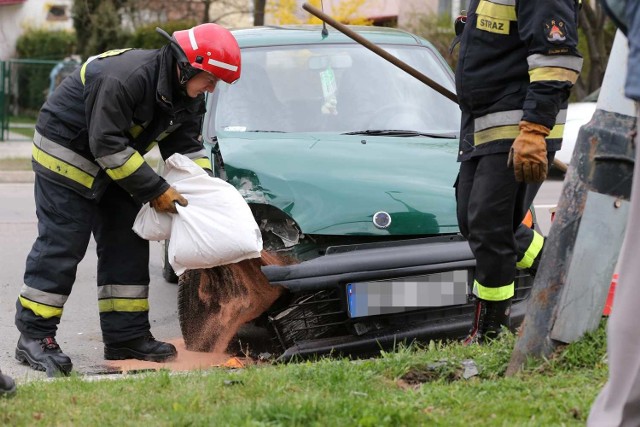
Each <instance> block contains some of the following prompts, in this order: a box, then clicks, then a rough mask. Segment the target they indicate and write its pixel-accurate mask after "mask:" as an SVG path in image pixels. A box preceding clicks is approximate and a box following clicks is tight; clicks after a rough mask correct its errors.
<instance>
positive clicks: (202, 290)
mask: <svg viewBox="0 0 640 427" xmlns="http://www.w3.org/2000/svg"><path fill="white" fill-rule="evenodd" d="M287 263H288V262H287V261H286V260H285V259H284V258H281V257H278V256H277V255H275V254H272V253H267V252H265V251H263V252H262V257H261V258H254V259H248V260H245V261H241V262H238V263H236V264H229V265H226V266H222V267H214V268H210V269H203V270H201V271H200V283H199V284H198V286H199V288H198V298H199V299H200V301H201V302H202V303H203V304H205V305H207V306H208V309H209V315H208V317H207V318H206V319H205V320H204V325H203V327H202V328H201V330H200V336H196V337H192V338H193V340H192V343H193V345H190V346H189V347H188V348H190V349H195V350H199V351H211V352H213V353H223V352H224V351H225V350H226V349H227V346H228V345H229V343H230V341H231V340H232V339H233V337H234V336H235V334H236V332H238V329H239V328H240V326H242V325H243V324H245V323H247V322H249V321H251V320H253V319H255V318H256V317H258V316H260V315H261V314H263V313H264V312H265V311H266V310H267V309H268V308H269V307H271V305H272V304H273V303H274V302H275V301H276V300H277V299H278V297H279V296H280V295H282V293H283V291H284V288H282V287H281V286H274V285H271V284H270V283H269V281H268V280H267V278H266V277H265V275H264V274H263V273H262V271H261V270H260V267H261V266H262V265H283V264H287Z"/></svg>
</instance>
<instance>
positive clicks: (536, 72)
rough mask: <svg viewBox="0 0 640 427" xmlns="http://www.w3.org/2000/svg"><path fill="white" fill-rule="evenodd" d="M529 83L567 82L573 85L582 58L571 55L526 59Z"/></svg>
mask: <svg viewBox="0 0 640 427" xmlns="http://www.w3.org/2000/svg"><path fill="white" fill-rule="evenodd" d="M527 63H528V64H529V81H531V82H538V81H554V80H555V81H568V82H571V84H575V82H576V80H578V75H579V74H580V70H581V69H582V58H579V57H577V56H571V55H541V54H535V55H530V56H529V57H527Z"/></svg>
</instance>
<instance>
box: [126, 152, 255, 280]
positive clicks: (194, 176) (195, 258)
mask: <svg viewBox="0 0 640 427" xmlns="http://www.w3.org/2000/svg"><path fill="white" fill-rule="evenodd" d="M163 177H164V178H165V179H166V180H167V182H168V183H169V184H171V185H172V186H174V187H175V189H176V190H178V191H179V192H180V194H182V195H183V196H184V197H185V198H186V199H187V200H188V201H189V205H188V206H186V207H182V206H180V205H177V204H176V208H177V210H178V214H177V215H175V214H169V213H158V212H156V211H155V209H153V208H152V207H151V206H149V204H148V203H147V204H145V205H144V206H143V207H142V208H141V209H140V212H138V216H137V217H136V220H135V222H134V224H133V231H135V232H136V233H137V234H138V235H139V236H140V237H142V238H143V239H147V240H166V239H169V238H171V240H170V241H169V247H168V256H169V263H170V264H171V267H173V270H174V271H175V272H176V274H177V275H180V274H182V273H184V272H185V271H186V270H192V269H198V268H210V267H216V266H219V265H225V264H232V263H235V262H238V261H242V260H244V259H249V258H259V257H260V251H262V236H261V234H260V228H259V227H258V224H256V221H255V219H254V218H253V215H252V213H251V209H250V208H249V205H247V203H246V202H245V200H244V199H243V198H242V196H241V195H240V193H239V192H238V190H236V189H235V188H234V187H233V186H232V185H230V184H228V183H226V182H225V181H223V180H221V179H219V178H212V177H210V176H209V175H207V173H206V172H205V171H204V170H203V169H202V168H201V167H200V166H198V165H197V164H195V163H194V162H193V160H191V159H189V158H188V157H186V156H184V155H182V154H178V153H176V154H174V155H172V156H171V157H169V158H168V159H167V160H166V164H165V170H164V173H163Z"/></svg>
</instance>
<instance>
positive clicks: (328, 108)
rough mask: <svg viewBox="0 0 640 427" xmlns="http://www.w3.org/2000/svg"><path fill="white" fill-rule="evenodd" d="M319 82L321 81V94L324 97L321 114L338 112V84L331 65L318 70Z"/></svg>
mask: <svg viewBox="0 0 640 427" xmlns="http://www.w3.org/2000/svg"><path fill="white" fill-rule="evenodd" d="M320 82H321V83H322V96H323V97H324V104H323V105H322V109H321V111H322V114H338V110H337V108H336V107H337V100H336V91H337V90H338V86H337V85H336V75H335V74H334V73H333V69H332V68H331V67H328V68H327V69H326V70H324V71H321V72H320Z"/></svg>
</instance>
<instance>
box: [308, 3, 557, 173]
mask: <svg viewBox="0 0 640 427" xmlns="http://www.w3.org/2000/svg"><path fill="white" fill-rule="evenodd" d="M302 8H303V9H304V10H306V11H307V12H309V13H310V14H312V15H313V16H315V17H316V18H318V19H320V20H321V21H323V22H326V23H327V24H329V25H331V26H332V27H333V28H335V29H336V30H338V31H340V32H341V33H342V34H344V35H346V36H347V37H349V38H351V39H353V40H355V41H356V42H358V43H360V44H361V45H362V46H364V47H366V48H367V49H369V50H370V51H372V52H374V53H376V54H378V55H379V56H381V57H383V58H384V59H386V60H387V61H389V62H391V63H392V64H393V65H395V66H396V67H398V68H400V69H401V70H402V71H404V72H406V73H409V74H410V75H412V76H413V77H415V78H416V79H418V80H420V81H421V82H422V83H424V84H426V85H427V86H429V87H430V88H431V89H433V90H435V91H436V92H438V93H439V94H441V95H442V96H444V97H446V98H449V99H450V100H451V101H453V102H455V103H456V104H457V103H458V97H457V96H456V94H455V93H453V92H451V91H450V90H449V89H447V88H445V87H444V86H441V85H439V84H438V83H436V82H434V81H433V80H431V79H430V78H429V77H427V76H425V75H424V74H422V73H421V72H420V71H418V70H416V69H415V68H413V67H412V66H410V65H409V64H407V63H406V62H404V61H401V60H400V59H398V58H396V57H395V56H393V55H391V54H390V53H389V52H387V51H386V50H384V49H382V48H380V47H378V46H376V45H375V44H374V43H372V42H370V41H369V40H367V39H365V38H364V37H362V36H361V35H360V34H358V33H356V32H355V31H353V30H352V29H350V28H349V27H347V26H346V25H344V24H342V23H340V22H338V21H336V20H335V19H333V18H332V17H330V16H329V15H327V14H326V13H324V12H322V11H321V10H318V9H317V8H315V7H313V6H311V5H310V4H309V3H305V4H303V5H302ZM553 165H554V166H555V167H556V168H557V169H558V170H560V172H562V173H565V172H567V165H566V164H565V163H563V162H561V161H560V160H558V159H554V160H553Z"/></svg>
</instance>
